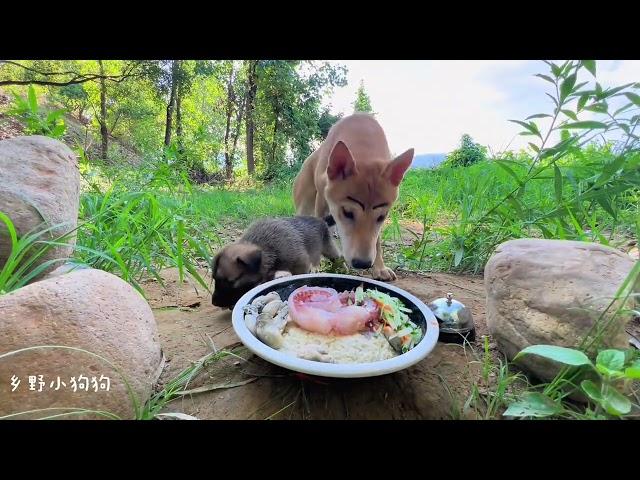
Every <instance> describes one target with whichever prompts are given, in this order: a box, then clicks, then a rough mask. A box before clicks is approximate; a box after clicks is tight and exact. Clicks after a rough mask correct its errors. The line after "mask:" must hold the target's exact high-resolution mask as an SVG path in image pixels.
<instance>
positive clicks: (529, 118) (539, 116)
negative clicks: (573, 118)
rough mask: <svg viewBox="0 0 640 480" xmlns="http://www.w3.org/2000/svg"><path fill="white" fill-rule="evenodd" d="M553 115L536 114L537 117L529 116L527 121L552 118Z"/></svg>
mask: <svg viewBox="0 0 640 480" xmlns="http://www.w3.org/2000/svg"><path fill="white" fill-rule="evenodd" d="M552 116H553V115H549V114H548V113H536V114H535V115H529V116H528V117H527V118H525V120H531V119H532V118H546V117H549V118H551V117H552Z"/></svg>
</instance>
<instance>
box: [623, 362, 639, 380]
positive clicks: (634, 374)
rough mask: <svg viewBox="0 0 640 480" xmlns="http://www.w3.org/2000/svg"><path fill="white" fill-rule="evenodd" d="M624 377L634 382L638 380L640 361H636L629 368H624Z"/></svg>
mask: <svg viewBox="0 0 640 480" xmlns="http://www.w3.org/2000/svg"><path fill="white" fill-rule="evenodd" d="M624 376H625V377H627V378H633V379H636V380H638V379H640V360H636V361H635V362H633V363H632V364H631V366H629V367H627V368H625V370H624Z"/></svg>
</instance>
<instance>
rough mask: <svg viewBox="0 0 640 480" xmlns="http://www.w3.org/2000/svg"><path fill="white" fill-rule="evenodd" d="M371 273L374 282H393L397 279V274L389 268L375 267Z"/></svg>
mask: <svg viewBox="0 0 640 480" xmlns="http://www.w3.org/2000/svg"><path fill="white" fill-rule="evenodd" d="M371 273H372V276H373V279H374V280H382V281H383V282H393V281H394V280H396V278H397V277H396V274H395V272H394V271H393V270H391V269H390V268H389V267H382V268H375V267H374V268H373V270H372V271H371Z"/></svg>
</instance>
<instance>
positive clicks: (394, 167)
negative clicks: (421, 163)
mask: <svg viewBox="0 0 640 480" xmlns="http://www.w3.org/2000/svg"><path fill="white" fill-rule="evenodd" d="M411 162H413V148H410V149H409V150H407V151H406V152H404V153H403V154H401V155H398V156H397V157H396V158H394V159H393V160H391V163H390V164H389V165H387V168H385V170H384V176H385V177H386V178H388V179H389V181H390V182H391V183H392V184H393V185H395V186H396V187H397V186H398V185H400V182H402V179H403V178H404V174H405V173H406V172H407V170H408V169H409V167H410V166H411Z"/></svg>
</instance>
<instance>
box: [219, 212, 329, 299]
mask: <svg viewBox="0 0 640 480" xmlns="http://www.w3.org/2000/svg"><path fill="white" fill-rule="evenodd" d="M322 256H325V257H326V258H328V259H330V260H336V259H338V258H339V257H340V252H339V251H338V249H337V248H336V246H335V244H334V243H333V240H332V239H331V235H330V234H329V227H328V226H327V224H326V223H325V221H324V220H322V219H318V218H315V217H311V216H307V217H302V216H297V217H286V218H263V219H260V220H256V221H255V222H253V223H252V224H251V225H250V226H249V228H248V229H247V231H246V232H245V233H244V234H243V235H242V237H241V238H240V239H239V240H238V241H236V242H234V243H232V244H230V245H227V246H226V247H224V248H223V249H222V250H220V252H218V254H217V255H216V256H215V257H214V259H213V263H212V265H211V267H212V271H213V278H214V279H215V290H214V292H213V295H212V298H211V302H212V303H213V304H214V305H216V306H218V307H228V308H232V307H233V306H234V305H235V303H236V302H237V301H238V300H239V299H240V297H241V296H242V295H244V294H245V293H246V292H248V291H249V290H251V289H252V288H253V287H255V286H257V285H260V284H262V283H264V282H268V281H269V280H273V279H274V278H279V277H284V276H288V275H292V274H293V275H299V274H302V273H309V271H310V270H311V268H312V267H315V266H318V265H319V264H320V260H321V258H322Z"/></svg>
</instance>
